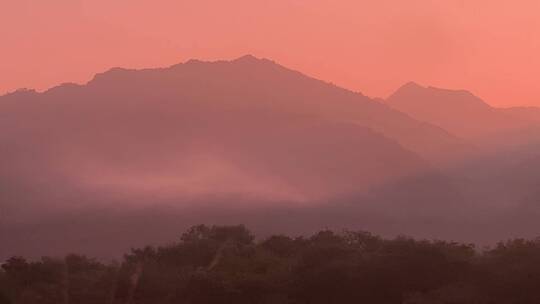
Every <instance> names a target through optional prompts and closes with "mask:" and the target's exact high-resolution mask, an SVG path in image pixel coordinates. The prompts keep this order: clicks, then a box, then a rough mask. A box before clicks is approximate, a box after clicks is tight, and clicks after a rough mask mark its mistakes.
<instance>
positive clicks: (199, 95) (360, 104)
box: [0, 56, 463, 201]
mask: <svg viewBox="0 0 540 304" xmlns="http://www.w3.org/2000/svg"><path fill="white" fill-rule="evenodd" d="M0 110H1V113H2V115H3V119H2V120H1V121H0V124H1V126H0V127H2V129H3V130H8V131H6V132H4V133H3V134H2V137H1V143H2V146H3V149H2V151H3V152H2V160H1V162H2V167H3V168H8V169H9V170H6V171H4V172H9V173H7V174H6V175H5V176H1V178H2V179H3V180H4V184H5V185H8V184H9V185H12V186H10V187H8V188H9V189H8V190H6V192H7V193H8V194H10V197H12V198H14V197H16V196H21V197H27V196H30V197H29V198H28V200H32V198H31V196H32V191H31V192H28V191H17V190H16V189H26V188H25V187H31V188H32V189H33V192H36V193H39V196H40V197H41V198H43V197H47V196H50V197H52V198H54V201H59V200H61V199H60V198H61V197H65V196H68V197H69V194H66V193H63V192H66V191H67V190H66V189H72V190H71V191H72V192H74V193H78V194H80V193H83V192H84V191H88V192H91V193H101V192H105V193H127V194H126V195H132V193H137V192H143V193H158V195H163V196H167V197H170V196H173V197H186V196H187V197H193V196H198V195H207V194H224V193H225V194H230V193H243V194H246V195H255V196H260V195H262V196H264V197H265V198H267V199H277V200H280V199H287V200H291V199H292V200H298V201H306V200H307V201H309V200H313V199H322V198H325V197H333V196H340V195H351V194H353V193H365V192H366V191H368V190H369V189H371V188H374V187H381V186H382V185H383V184H385V183H388V182H392V183H396V182H399V181H401V180H404V179H408V178H409V177H414V176H416V175H425V174H431V173H430V172H435V170H434V169H433V166H432V165H431V164H430V163H429V161H433V160H435V161H440V160H441V159H444V158H446V157H448V156H450V155H453V153H454V152H456V151H461V150H463V144H462V142H461V141H459V140H458V139H456V138H455V137H453V136H451V135H449V134H448V133H447V132H445V131H444V130H442V129H440V128H438V127H434V126H431V125H429V124H426V123H421V122H418V121H416V120H414V119H412V118H410V117H409V116H407V115H405V114H402V113H401V112H398V111H395V110H392V109H391V108H389V107H388V106H386V105H384V104H381V103H380V102H377V101H374V100H371V99H369V98H368V97H365V96H363V95H361V94H359V93H354V92H351V91H348V90H345V89H342V88H339V87H336V86H334V85H331V84H328V83H325V82H322V81H319V80H316V79H313V78H310V77H308V76H305V75H303V74H301V73H299V72H296V71H292V70H289V69H287V68H284V67H282V66H280V65H278V64H276V63H274V62H272V61H270V60H266V59H257V58H255V57H253V56H244V57H241V58H239V59H236V60H233V61H217V62H203V61H198V60H190V61H188V62H186V63H183V64H178V65H174V66H172V67H169V68H161V69H145V70H128V69H121V68H114V69H111V70H109V71H107V72H105V73H101V74H98V75H96V76H95V77H94V78H93V79H92V80H91V81H90V82H89V83H88V84H86V85H75V84H64V85H61V86H58V87H55V88H52V89H50V90H48V91H46V92H43V93H37V92H33V91H28V90H25V91H20V92H16V93H13V94H10V95H6V96H3V97H1V98H0ZM15 184H16V186H15ZM29 185H31V186H29ZM68 185H69V186H68ZM60 189H61V190H60ZM5 195H7V194H5ZM83 201H84V199H83Z"/></svg>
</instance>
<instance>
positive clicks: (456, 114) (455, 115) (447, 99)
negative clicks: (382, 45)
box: [387, 82, 540, 141]
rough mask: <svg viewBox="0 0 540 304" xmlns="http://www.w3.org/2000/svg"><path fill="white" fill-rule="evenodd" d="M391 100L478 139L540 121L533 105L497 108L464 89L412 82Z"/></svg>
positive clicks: (394, 104)
mask: <svg viewBox="0 0 540 304" xmlns="http://www.w3.org/2000/svg"><path fill="white" fill-rule="evenodd" d="M387 103H388V105H390V106H391V107H392V108H394V109H397V110H399V111H402V112H404V113H407V114H409V115H410V116H411V117H413V118H415V119H418V120H420V121H425V122H428V123H431V124H433V125H437V126H439V127H441V128H443V129H445V130H447V131H449V132H450V133H452V134H454V135H456V136H458V137H461V138H465V139H471V140H476V141H478V140H482V139H485V138H493V137H497V135H498V134H501V133H508V132H510V131H516V130H521V129H524V128H527V127H530V126H531V124H533V123H535V120H536V121H540V115H538V114H532V113H530V109H524V108H512V109H497V108H494V107H492V106H490V105H489V104H487V103H485V102H484V101H483V100H481V99H480V98H478V97H476V96H474V95H473V94H471V93H470V92H467V91H464V90H447V89H439V88H434V87H422V86H420V85H418V84H416V83H412V82H411V83H407V84H405V85H404V86H402V87H401V88H399V89H398V90H397V91H396V92H395V93H394V94H392V95H391V96H390V97H388V99H387ZM535 115H538V116H537V117H536V116H535Z"/></svg>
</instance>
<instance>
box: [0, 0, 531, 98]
mask: <svg viewBox="0 0 540 304" xmlns="http://www.w3.org/2000/svg"><path fill="white" fill-rule="evenodd" d="M539 14H540V1H538V0H514V1H494V0H407V1H404V0H341V1H340V0H334V1H331V0H289V1H281V0H273V1H262V0H227V1H221V0H214V1H209V0H47V1H44V0H0V39H1V42H0V94H1V93H5V92H8V91H13V90H15V89H17V88H21V87H28V88H36V89H39V90H43V89H46V88H49V87H51V86H54V85H56V84H59V83H62V82H78V83H85V82H86V81H88V80H89V79H91V77H92V76H93V74H95V73H97V72H101V71H104V70H106V69H108V68H110V67H114V66H122V67H134V68H140V67H157V66H168V65H172V64H175V63H178V62H183V61H186V60H187V59H190V58H199V59H208V60H215V59H232V58H235V57H239V56H241V55H244V54H247V53H249V54H253V55H255V56H257V57H266V58H270V59H274V60H275V61H277V62H279V63H281V64H283V65H286V66H288V67H291V68H294V69H297V70H300V71H303V72H305V73H307V74H309V75H312V76H314V77H317V78H320V79H323V80H327V81H331V82H334V83H336V84H338V85H340V86H344V87H346V88H349V89H352V90H355V91H360V92H362V93H364V94H367V95H369V96H376V97H386V96H387V95H389V94H390V93H391V92H392V91H393V90H395V89H396V88H397V87H398V86H400V85H401V84H403V83H405V82H407V81H410V80H412V81H416V82H419V83H420V84H423V85H432V86H438V87H445V88H464V89H468V90H470V91H472V92H473V93H475V94H477V95H478V96H480V97H482V98H483V99H485V100H486V101H487V102H489V103H491V104H493V105H497V106H512V105H536V106H540V86H539V85H538V79H539V75H538V73H539V71H540V59H539V55H538V54H540V18H539Z"/></svg>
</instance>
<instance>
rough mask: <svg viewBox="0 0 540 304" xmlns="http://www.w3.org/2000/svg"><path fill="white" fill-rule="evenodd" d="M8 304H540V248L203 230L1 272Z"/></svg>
mask: <svg viewBox="0 0 540 304" xmlns="http://www.w3.org/2000/svg"><path fill="white" fill-rule="evenodd" d="M0 303H1V304H7V303H9V304H39V303H44V304H45V303H47V304H48V303H50V304H69V303H76V304H87V303H88V304H98V303H99V304H120V303H121V304H124V303H128V304H146V303H153V304H154V303H155V304H157V303H160V304H161V303H163V304H166V303H204V304H211V303H234V304H242V303H269V304H270V303H276V304H278V303H306V304H308V303H309V304H316V303H375V304H385V303H388V304H390V303H392V304H393V303H396V304H398V303H408V304H412V303H418V304H421V303H426V304H439V303H440V304H450V303H451V304H461V303H471V304H473V303H474V304H484V303H485V304H497V303H505V304H508V303H521V304H524V303H535V304H537V303H540V241H539V240H522V239H517V240H512V241H508V242H502V243H499V244H498V245H496V246H495V247H493V248H491V249H484V250H481V251H480V250H476V249H475V248H474V246H473V245H470V244H461V243H455V242H445V241H425V240H414V239H412V238H408V237H397V238H395V239H383V238H380V237H378V236H374V235H372V234H370V233H367V232H353V231H344V232H340V233H335V232H332V231H321V232H319V233H317V234H315V235H313V236H311V237H298V238H291V237H288V236H284V235H275V236H271V237H268V238H266V239H264V240H261V241H255V240H254V237H253V235H252V234H251V233H250V232H249V231H248V230H247V229H246V228H245V227H244V226H214V227H208V226H204V225H201V226H195V227H192V228H191V229H189V230H188V231H187V232H185V233H184V234H183V235H182V236H181V238H180V240H179V241H178V242H177V243H174V244H171V245H168V246H163V247H157V248H155V247H146V248H141V249H134V250H132V251H131V253H129V254H127V255H125V257H124V258H123V260H122V261H121V262H111V263H102V262H99V261H97V260H94V259H91V258H88V257H85V256H81V255H68V256H66V257H65V258H63V259H55V258H42V259H41V260H38V261H27V260H25V259H24V258H22V257H13V258H11V259H9V260H7V261H5V263H3V264H2V270H1V271H0Z"/></svg>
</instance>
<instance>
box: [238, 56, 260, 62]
mask: <svg viewBox="0 0 540 304" xmlns="http://www.w3.org/2000/svg"><path fill="white" fill-rule="evenodd" d="M260 60H261V59H259V58H257V57H255V56H253V55H251V54H246V55H244V56H241V57H238V58H236V59H234V60H233V61H246V62H247V61H260Z"/></svg>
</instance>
